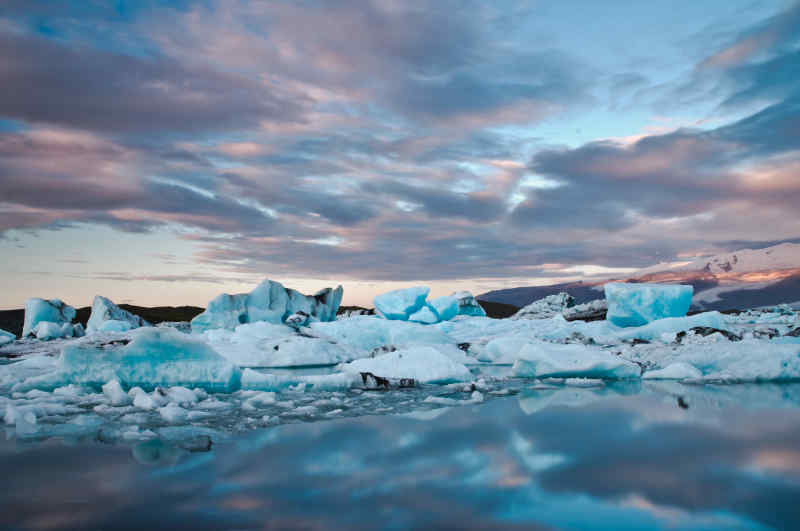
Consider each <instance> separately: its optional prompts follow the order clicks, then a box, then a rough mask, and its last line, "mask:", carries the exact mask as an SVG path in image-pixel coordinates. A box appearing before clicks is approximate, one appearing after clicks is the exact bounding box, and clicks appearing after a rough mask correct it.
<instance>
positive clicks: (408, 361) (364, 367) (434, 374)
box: [341, 346, 472, 383]
mask: <svg viewBox="0 0 800 531" xmlns="http://www.w3.org/2000/svg"><path fill="white" fill-rule="evenodd" d="M341 369H342V371H344V372H347V373H353V374H355V373H362V372H369V373H372V374H374V375H375V376H380V377H382V378H398V379H399V378H413V379H414V381H415V382H418V383H449V382H465V381H469V380H472V373H471V372H470V371H469V369H468V368H467V367H465V366H464V365H463V364H461V363H457V362H455V361H453V360H451V359H450V358H449V357H448V356H445V355H444V354H442V353H441V352H439V350H437V349H435V348H433V347H427V346H420V347H413V348H407V349H403V350H396V351H394V352H389V353H388V354H383V355H381V356H375V357H374V358H362V359H358V360H355V361H352V362H350V363H346V364H344V365H342V366H341Z"/></svg>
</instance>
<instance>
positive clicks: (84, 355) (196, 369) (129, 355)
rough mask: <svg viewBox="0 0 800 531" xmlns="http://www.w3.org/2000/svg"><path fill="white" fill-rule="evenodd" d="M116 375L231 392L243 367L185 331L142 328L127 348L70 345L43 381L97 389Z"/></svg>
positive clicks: (144, 383)
mask: <svg viewBox="0 0 800 531" xmlns="http://www.w3.org/2000/svg"><path fill="white" fill-rule="evenodd" d="M112 380H116V381H118V382H119V383H120V384H121V385H124V386H126V387H129V388H130V387H141V388H143V389H152V388H155V387H158V386H164V387H168V386H179V385H180V386H191V387H200V388H202V389H205V390H208V391H219V392H232V391H235V390H237V389H238V388H239V387H240V380H241V371H240V370H239V369H238V368H237V367H236V366H235V365H233V364H232V363H231V362H229V361H228V360H226V359H225V358H223V357H222V356H220V355H219V354H217V353H216V352H215V351H214V350H213V349H212V348H211V347H210V346H208V345H207V344H206V343H204V342H202V341H199V340H197V339H194V338H192V337H190V336H187V335H186V334H182V333H180V332H178V331H176V330H173V329H171V328H142V329H141V330H138V331H136V332H135V335H134V338H133V340H132V341H131V342H130V343H129V344H128V345H125V346H123V347H118V348H114V349H104V348H101V347H97V346H95V345H92V344H89V343H85V344H73V345H67V346H66V347H65V348H64V350H63V351H62V353H61V358H60V359H59V361H58V365H57V367H56V371H55V374H54V375H50V378H48V379H47V380H45V381H49V382H50V383H58V385H64V384H68V383H74V384H80V385H90V386H94V387H98V388H99V387H102V386H103V385H107V384H108V382H110V381H112ZM26 383H32V384H35V383H36V382H35V381H34V382H26ZM112 386H113V384H112ZM109 394H116V393H115V390H113V389H109Z"/></svg>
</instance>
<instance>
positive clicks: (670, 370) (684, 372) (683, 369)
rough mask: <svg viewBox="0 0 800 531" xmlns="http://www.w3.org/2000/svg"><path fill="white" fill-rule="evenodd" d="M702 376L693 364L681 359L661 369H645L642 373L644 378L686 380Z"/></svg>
mask: <svg viewBox="0 0 800 531" xmlns="http://www.w3.org/2000/svg"><path fill="white" fill-rule="evenodd" d="M702 376H703V373H701V372H700V371H699V370H698V369H697V368H696V367H695V366H693V365H689V364H688V363H684V362H682V361H679V362H676V363H671V364H670V365H667V366H666V367H664V368H663V369H656V370H652V371H647V372H646V373H644V374H643V375H642V378H643V379H645V380H686V379H692V378H700V377H702Z"/></svg>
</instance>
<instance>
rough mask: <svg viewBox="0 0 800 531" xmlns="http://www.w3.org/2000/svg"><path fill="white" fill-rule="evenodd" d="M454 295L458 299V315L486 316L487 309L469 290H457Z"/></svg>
mask: <svg viewBox="0 0 800 531" xmlns="http://www.w3.org/2000/svg"><path fill="white" fill-rule="evenodd" d="M452 296H453V297H455V298H456V299H458V315H472V316H475V317H486V311H484V309H483V307H482V306H481V305H480V304H478V300H477V299H476V298H475V297H473V296H472V293H470V292H469V291H457V292H455V293H453V295H452Z"/></svg>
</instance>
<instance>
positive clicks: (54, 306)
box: [22, 298, 75, 337]
mask: <svg viewBox="0 0 800 531" xmlns="http://www.w3.org/2000/svg"><path fill="white" fill-rule="evenodd" d="M73 319H75V308H73V307H72V306H70V305H68V304H65V303H64V302H63V301H61V300H59V299H50V300H45V299H39V298H32V299H28V300H26V301H25V321H24V323H23V325H22V337H28V336H30V335H34V334H35V332H34V330H33V329H34V328H35V327H36V325H37V324H39V323H41V322H45V321H46V322H51V323H57V324H59V325H60V324H63V323H71V322H72V320H73Z"/></svg>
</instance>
